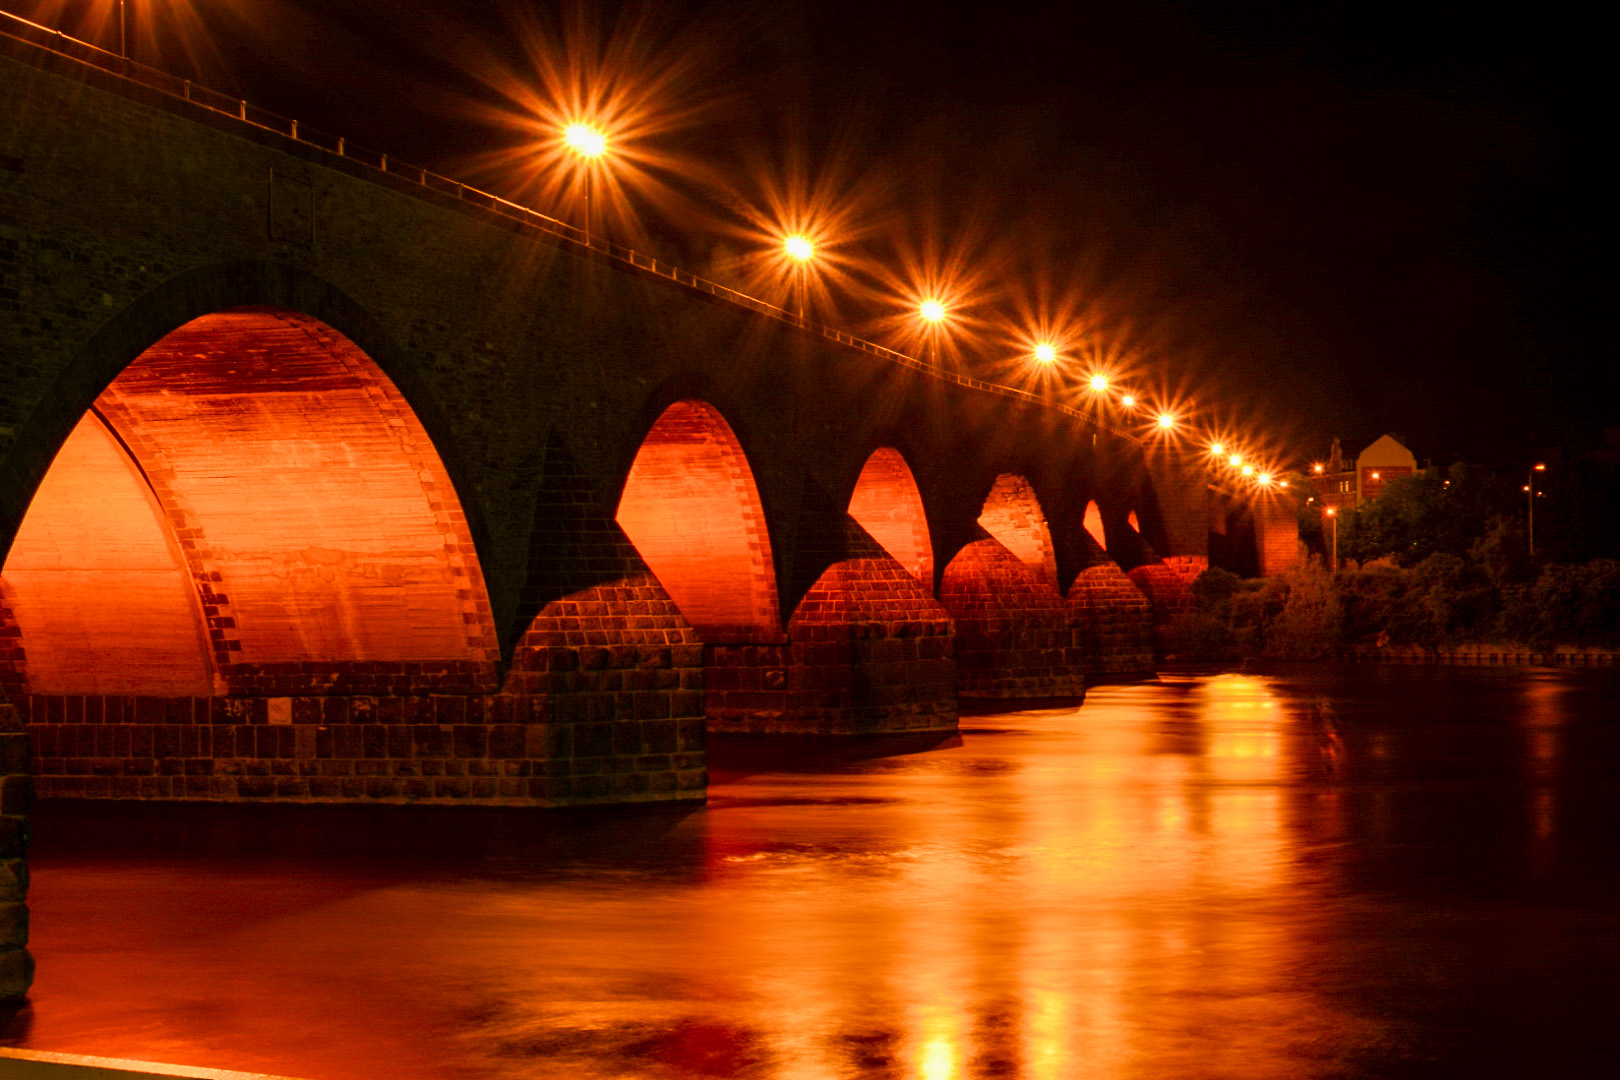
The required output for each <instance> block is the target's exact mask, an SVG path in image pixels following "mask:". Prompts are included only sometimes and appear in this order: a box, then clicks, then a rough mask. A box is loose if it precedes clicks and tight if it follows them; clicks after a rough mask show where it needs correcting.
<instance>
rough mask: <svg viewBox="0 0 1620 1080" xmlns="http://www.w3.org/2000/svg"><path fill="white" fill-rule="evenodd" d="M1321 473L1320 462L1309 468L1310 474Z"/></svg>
mask: <svg viewBox="0 0 1620 1080" xmlns="http://www.w3.org/2000/svg"><path fill="white" fill-rule="evenodd" d="M1321 471H1322V463H1321V462H1320V461H1318V462H1317V463H1316V464H1315V465H1312V466H1311V472H1321Z"/></svg>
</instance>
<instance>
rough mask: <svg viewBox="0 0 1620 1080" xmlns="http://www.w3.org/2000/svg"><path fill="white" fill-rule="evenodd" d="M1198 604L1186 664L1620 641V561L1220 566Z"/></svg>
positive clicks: (1184, 631)
mask: <svg viewBox="0 0 1620 1080" xmlns="http://www.w3.org/2000/svg"><path fill="white" fill-rule="evenodd" d="M1193 595H1194V597H1195V598H1196V600H1197V607H1196V609H1195V610H1194V611H1193V612H1192V613H1191V614H1189V615H1186V616H1184V617H1182V619H1181V620H1180V621H1179V622H1178V623H1177V624H1176V626H1175V628H1174V638H1173V644H1172V649H1171V651H1172V652H1173V653H1175V654H1176V655H1178V656H1180V657H1183V658H1185V659H1218V660H1229V659H1239V658H1243V657H1249V656H1267V657H1275V658H1279V659H1299V660H1308V659H1316V658H1320V657H1324V656H1330V655H1332V654H1334V653H1336V652H1338V651H1340V650H1342V649H1344V648H1345V647H1347V646H1354V645H1373V644H1383V645H1392V646H1413V645H1415V646H1421V647H1423V648H1426V649H1443V648H1450V647H1453V646H1457V645H1466V644H1493V645H1522V646H1526V647H1529V648H1532V649H1552V648H1555V647H1593V648H1611V649H1612V648H1620V560H1615V559H1594V560H1593V561H1591V562H1588V563H1582V564H1578V565H1573V566H1572V565H1568V564H1564V563H1553V564H1550V565H1547V566H1545V567H1543V568H1542V569H1541V571H1540V573H1539V574H1538V575H1537V576H1536V577H1535V578H1534V579H1533V580H1531V581H1523V582H1502V581H1498V580H1493V578H1492V575H1491V573H1490V572H1489V571H1488V569H1487V568H1486V567H1484V566H1482V565H1480V564H1479V563H1478V562H1470V561H1467V560H1464V559H1461V558H1459V557H1457V556H1455V555H1450V554H1447V553H1444V552H1439V553H1436V554H1433V555H1430V556H1429V557H1427V558H1426V559H1424V560H1422V561H1421V562H1419V563H1418V564H1417V565H1415V566H1412V567H1409V568H1403V567H1400V566H1395V565H1392V564H1390V563H1372V564H1369V565H1367V566H1363V567H1359V568H1357V569H1351V570H1341V571H1339V572H1338V573H1337V574H1330V573H1328V572H1327V570H1326V569H1325V568H1324V567H1323V566H1322V564H1321V563H1320V562H1319V561H1314V560H1313V561H1312V563H1311V564H1310V565H1309V566H1307V567H1306V568H1304V569H1301V570H1298V571H1295V572H1294V573H1292V574H1287V575H1283V576H1279V577H1274V578H1259V579H1253V580H1243V579H1240V578H1238V577H1236V576H1235V575H1233V574H1230V573H1228V572H1226V571H1225V570H1221V569H1218V568H1212V569H1210V570H1207V571H1205V572H1204V573H1203V574H1202V575H1201V576H1200V577H1199V578H1198V580H1197V581H1196V582H1194V583H1193Z"/></svg>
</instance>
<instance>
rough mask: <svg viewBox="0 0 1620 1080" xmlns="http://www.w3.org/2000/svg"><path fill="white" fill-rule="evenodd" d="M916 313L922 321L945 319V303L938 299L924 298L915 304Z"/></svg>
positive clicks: (936, 321) (937, 321) (940, 320)
mask: <svg viewBox="0 0 1620 1080" xmlns="http://www.w3.org/2000/svg"><path fill="white" fill-rule="evenodd" d="M917 314H918V315H920V316H921V317H922V320H923V321H924V322H931V323H940V322H944V321H945V305H944V303H942V302H941V301H939V300H924V301H923V302H922V303H921V304H918V305H917Z"/></svg>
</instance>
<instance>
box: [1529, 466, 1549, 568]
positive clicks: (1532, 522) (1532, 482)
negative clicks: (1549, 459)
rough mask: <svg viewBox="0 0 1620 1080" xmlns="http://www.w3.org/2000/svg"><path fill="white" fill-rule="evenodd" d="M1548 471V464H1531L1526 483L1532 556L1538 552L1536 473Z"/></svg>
mask: <svg viewBox="0 0 1620 1080" xmlns="http://www.w3.org/2000/svg"><path fill="white" fill-rule="evenodd" d="M1546 471H1547V466H1546V465H1544V464H1541V463H1539V462H1538V463H1537V464H1535V465H1533V466H1531V468H1530V475H1529V478H1528V479H1527V481H1526V482H1525V485H1524V493H1525V503H1526V506H1527V510H1526V512H1525V520H1526V525H1527V528H1526V530H1525V531H1526V532H1527V533H1528V534H1529V537H1530V554H1531V555H1532V556H1533V555H1535V553H1536V473H1538V472H1546Z"/></svg>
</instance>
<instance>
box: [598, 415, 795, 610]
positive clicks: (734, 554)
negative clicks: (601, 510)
mask: <svg viewBox="0 0 1620 1080" xmlns="http://www.w3.org/2000/svg"><path fill="white" fill-rule="evenodd" d="M618 522H619V525H620V526H621V527H623V529H624V531H625V533H626V534H628V535H629V537H630V539H631V541H632V542H633V543H634V544H635V546H636V550H637V551H639V552H640V553H641V556H642V558H644V559H646V561H647V565H648V566H650V567H651V568H652V570H653V573H655V574H657V575H658V580H659V581H661V582H663V584H664V587H665V588H666V589H668V590H669V595H670V596H671V597H672V598H673V599H674V601H675V604H676V606H677V607H679V608H680V610H681V614H682V615H684V616H685V617H686V621H687V622H689V623H691V624H692V626H693V627H694V628H696V629H697V631H698V633H699V635H700V636H701V637H702V638H703V639H704V640H705V641H717V640H723V641H738V640H765V641H768V640H771V639H774V638H778V637H780V635H781V628H780V623H779V622H778V619H777V604H776V574H775V570H774V569H773V568H772V565H771V541H770V536H769V534H768V533H767V531H766V528H765V515H764V512H763V511H762V510H761V508H760V504H759V491H758V489H757V488H756V487H755V486H754V478H753V475H752V473H751V472H750V470H749V468H748V461H747V459H746V458H745V457H744V456H743V452H742V447H740V446H739V445H738V444H737V437H736V435H734V434H733V433H732V431H731V427H730V425H728V424H727V423H726V422H725V420H724V419H723V418H722V417H721V416H720V414H719V412H717V411H716V410H715V409H714V408H713V407H712V406H710V405H707V404H705V403H703V402H701V401H678V402H676V403H675V404H673V405H671V406H670V407H669V408H668V409H666V410H665V411H664V414H663V415H662V416H661V417H659V418H658V422H657V423H656V424H654V425H653V427H652V430H651V431H649V432H647V437H646V439H645V440H644V441H643V442H642V445H641V450H640V452H639V453H638V454H637V455H636V460H635V463H634V464H633V465H632V466H631V468H630V476H629V478H628V479H627V480H626V481H625V485H624V494H623V495H622V496H621V497H620V500H619V513H618Z"/></svg>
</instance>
